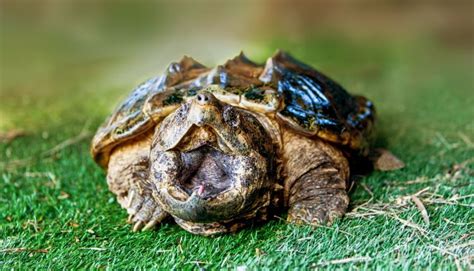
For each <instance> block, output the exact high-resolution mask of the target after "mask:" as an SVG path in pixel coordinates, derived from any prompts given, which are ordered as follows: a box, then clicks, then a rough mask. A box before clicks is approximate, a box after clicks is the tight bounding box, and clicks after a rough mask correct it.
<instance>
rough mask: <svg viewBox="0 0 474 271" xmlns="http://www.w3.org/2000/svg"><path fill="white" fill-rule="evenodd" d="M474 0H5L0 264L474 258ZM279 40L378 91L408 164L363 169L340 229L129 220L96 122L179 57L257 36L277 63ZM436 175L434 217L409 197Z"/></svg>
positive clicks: (202, 55) (220, 55)
mask: <svg viewBox="0 0 474 271" xmlns="http://www.w3.org/2000/svg"><path fill="white" fill-rule="evenodd" d="M473 5H474V4H473V1H436V0H434V1H403V0H396V1H395V0H393V1H349V0H347V1H92V0H86V1H72V0H63V1H59V0H51V1H33V0H30V1H1V2H0V139H1V142H0V177H1V178H0V269H3V268H5V269H9V268H12V267H13V268H52V269H57V268H79V267H92V268H99V267H109V268H113V269H117V268H133V267H136V266H138V267H155V268H159V267H161V268H177V269H181V268H184V269H199V268H206V269H207V268H209V269H216V268H226V269H231V270H234V269H236V268H237V267H238V266H245V267H248V268H249V269H254V268H269V269H287V268H318V267H324V268H330V269H338V268H343V269H346V268H357V269H373V268H376V267H379V268H392V269H406V270H408V269H410V270H411V269H426V268H428V269H430V268H434V269H456V268H472V261H473V254H474V248H473V247H474V243H473V242H474V241H473V239H474V237H473V235H472V232H473V226H472V225H473V223H474V221H473V220H474V219H473V217H474V211H473V207H474V203H473V194H474V191H473V190H474V189H473V187H474V183H473V179H474V177H473V176H474V173H473V167H474V166H473V159H472V158H473V157H474V144H473V141H474V121H473V119H474V106H473V104H474V54H473V52H474V51H473V49H474V19H473V18H474V6H473ZM278 48H280V49H284V50H286V51H288V52H290V53H291V54H293V55H294V56H295V57H297V58H299V59H301V60H302V61H303V62H306V63H308V64H310V65H312V66H313V67H315V68H317V69H318V70H320V71H322V72H324V73H326V74H328V75H329V76H330V77H332V78H334V79H336V80H337V81H338V82H340V83H341V84H342V85H343V86H345V87H346V88H347V89H348V90H349V91H350V92H351V93H358V94H363V95H365V96H367V97H369V98H370V99H372V100H373V101H374V103H375V105H376V108H377V112H378V117H379V118H378V121H377V124H376V127H377V140H376V146H378V147H385V148H389V149H390V150H392V151H393V152H394V153H395V154H397V155H398V156H399V157H400V158H401V159H402V160H404V161H405V163H406V164H407V166H406V168H404V169H402V170H400V171H396V172H386V173H383V172H374V173H372V174H371V175H369V176H366V177H362V178H361V180H360V182H359V184H358V185H357V186H356V187H355V189H354V190H353V192H352V194H351V198H352V204H351V207H350V213H349V214H348V216H347V217H346V218H345V219H344V220H342V221H340V222H337V223H336V224H335V225H334V226H332V227H329V228H325V227H322V228H317V229H312V228H310V227H295V226H293V225H287V224H286V223H285V222H284V221H281V220H279V219H275V220H273V221H271V222H269V223H268V224H266V225H265V226H263V227H255V228H250V229H246V230H243V231H241V232H239V233H237V234H235V235H228V236H221V237H217V238H204V237H199V236H192V235H190V234H188V233H186V232H184V231H183V230H181V229H179V227H177V226H175V225H164V226H163V227H161V228H160V229H159V230H157V231H155V232H148V233H131V232H130V230H129V227H128V226H127V225H126V224H125V214H124V212H123V211H122V210H120V208H119V206H118V204H116V203H115V202H114V198H113V196H112V194H111V193H110V192H108V190H107V187H106V184H105V176H104V172H103V171H102V170H101V169H99V168H98V167H97V166H96V165H95V164H94V163H93V162H92V161H91V159H90V156H89V153H88V147H89V139H90V138H91V137H92V135H93V133H94V131H95V129H96V127H97V126H98V125H99V124H100V123H101V122H102V121H103V120H104V119H105V117H106V116H107V115H108V114H110V112H112V110H113V109H114V107H115V106H116V105H117V104H118V103H119V102H120V101H121V100H122V99H123V98H124V97H125V96H126V95H127V94H128V93H129V92H130V91H131V90H132V89H133V88H134V87H135V86H136V85H138V84H139V83H140V82H142V81H144V80H146V79H148V78H150V77H153V76H156V75H159V74H160V73H161V72H162V71H163V70H164V69H165V68H166V66H167V65H168V64H169V63H170V62H171V61H177V60H179V59H180V58H181V57H182V56H183V55H189V56H192V57H194V58H195V59H197V60H198V61H200V62H202V63H203V64H205V65H208V66H214V65H216V64H221V63H223V62H224V61H225V60H227V59H229V58H232V57H233V56H235V55H237V54H238V53H239V52H240V51H241V50H243V51H244V52H245V53H246V54H247V55H248V56H249V57H250V58H251V59H254V60H255V61H257V62H260V63H263V62H264V61H265V59H266V58H267V57H270V56H271V55H272V54H273V53H274V51H275V50H276V49H278ZM81 131H82V133H81ZM20 135H21V137H20ZM78 135H81V136H79V137H78ZM423 189H426V191H428V192H426V191H425V192H423V193H422V194H419V197H420V198H422V200H423V202H424V203H425V205H426V208H427V210H428V213H429V215H430V219H431V221H430V225H424V224H423V219H422V216H421V215H420V212H419V211H418V209H417V207H416V206H415V205H414V204H413V202H409V203H407V202H406V200H404V199H405V198H406V197H407V196H408V198H410V195H412V194H413V193H416V192H417V191H423ZM429 193H431V194H429ZM425 197H426V198H425ZM400 199H403V200H402V203H403V204H400ZM433 199H436V200H433ZM361 205H362V206H365V208H372V209H377V208H379V209H377V210H379V212H381V213H378V214H373V213H372V215H367V216H365V215H364V214H362V215H361V214H360V213H359V212H360V210H364V209H363V208H362V207H360V208H359V206H361ZM381 206H382V207H383V206H385V207H383V208H382V207H381ZM388 206H391V207H388ZM380 208H381V209H380ZM384 208H385V209H384ZM386 210H389V211H387V213H384V212H385V211H386ZM393 214H396V215H397V216H399V218H400V217H401V218H402V219H403V221H405V223H404V222H403V221H401V220H399V219H394V215H393ZM282 216H283V217H284V214H282ZM406 221H408V222H406ZM406 223H408V226H407V224H406ZM410 223H412V224H410ZM413 225H415V226H417V227H418V226H419V227H421V228H422V230H419V229H416V227H413ZM341 261H342V262H341Z"/></svg>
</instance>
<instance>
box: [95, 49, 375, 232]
mask: <svg viewBox="0 0 474 271" xmlns="http://www.w3.org/2000/svg"><path fill="white" fill-rule="evenodd" d="M374 114H375V111H374V107H373V105H372V103H371V102H370V101H369V100H367V99H366V98H364V97H361V96H352V95H350V94H348V93H347V92H346V91H345V90H344V89H343V88H342V87H341V86H340V85H339V84H337V83H336V82H334V81H333V80H331V79H330V78H328V77H327V76H325V75H323V74H322V73H320V72H318V71H316V70H315V69H313V68H311V67H310V66H308V65H305V64H303V63H301V62H299V61H297V60H295V59H294V58H292V57H291V56H289V55H288V54H286V53H283V52H277V53H276V54H275V55H274V56H273V57H271V58H269V59H268V60H267V62H266V64H265V65H264V66H263V65H258V64H255V63H253V62H252V61H250V60H249V59H247V58H246V57H245V56H244V55H243V54H242V53H241V54H240V55H239V56H237V57H235V58H234V59H232V60H229V61H227V62H226V63H225V64H224V65H220V66H217V67H216V68H214V69H209V68H207V67H205V66H203V65H202V64H200V63H198V62H196V61H195V60H193V59H192V58H190V57H184V58H183V59H182V60H181V61H180V62H178V63H172V64H171V65H170V66H169V67H168V69H167V70H166V72H165V74H164V75H162V76H160V77H156V78H153V79H151V80H149V81H147V82H145V83H143V84H142V85H140V86H139V87H137V88H136V89H135V90H134V91H133V92H132V93H131V95H130V96H128V97H127V99H126V100H125V101H124V102H123V103H122V104H121V105H120V106H119V107H117V109H116V110H115V111H114V113H113V114H112V115H111V116H110V117H109V118H108V119H107V120H106V121H105V123H104V124H103V125H102V126H101V127H99V129H98V131H97V133H96V135H95V136H94V138H93V141H92V147H91V152H92V155H93V157H94V159H95V161H96V162H97V163H98V164H99V165H101V166H102V167H103V168H105V169H107V183H108V186H109V188H110V190H111V191H112V192H113V193H114V194H115V195H116V196H117V201H118V202H119V203H120V205H121V206H122V207H123V208H124V209H126V210H127V212H128V214H129V223H133V224H134V225H133V230H134V231H137V230H140V229H143V230H146V229H151V228H154V227H155V226H156V225H157V224H159V223H160V222H162V221H163V220H164V219H165V218H167V217H170V216H171V217H173V218H174V220H175V221H176V223H177V224H179V225H180V226H181V227H182V228H184V229H185V230H187V231H189V232H192V233H195V234H202V235H212V234H216V233H223V232H233V231H236V230H237V229H239V228H241V227H243V226H244V225H246V224H248V223H249V222H251V221H262V220H266V219H267V217H269V214H271V213H274V212H275V211H277V210H281V209H284V208H287V209H288V218H287V219H288V221H290V222H294V223H305V224H311V225H319V224H327V223H331V222H332V221H333V220H334V219H335V218H337V217H341V216H343V215H344V213H345V211H346V208H347V206H348V203H349V197H348V195H347V189H348V183H349V159H353V158H351V157H354V155H353V154H354V153H357V154H364V153H366V152H367V145H368V144H367V138H368V135H369V134H370V131H371V127H372V124H373V122H374Z"/></svg>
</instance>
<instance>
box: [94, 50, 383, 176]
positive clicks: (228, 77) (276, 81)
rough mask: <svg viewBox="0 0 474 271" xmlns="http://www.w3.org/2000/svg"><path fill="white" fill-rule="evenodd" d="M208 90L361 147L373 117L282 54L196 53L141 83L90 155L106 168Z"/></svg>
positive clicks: (361, 103)
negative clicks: (210, 62)
mask: <svg viewBox="0 0 474 271" xmlns="http://www.w3.org/2000/svg"><path fill="white" fill-rule="evenodd" d="M201 89H206V91H210V92H212V93H213V95H214V96H215V97H216V98H217V99H219V100H222V101H224V102H226V103H229V104H231V105H234V106H239V107H242V108H245V109H247V110H250V111H255V112H260V113H263V114H267V115H268V116H270V117H276V118H278V119H279V120H280V122H281V123H282V124H284V125H286V126H289V127H291V128H292V129H295V130H296V131H298V132H300V133H302V134H305V135H307V136H309V137H312V136H317V137H320V138H322V139H325V140H327V141H330V142H333V143H336V144H339V145H341V146H344V147H347V148H349V149H352V150H355V151H359V152H363V151H364V150H365V149H366V148H367V137H368V135H369V133H370V131H371V127H372V124H373V121H374V117H375V109H374V107H373V104H372V102H370V101H369V100H367V99H366V98H364V97H362V96H353V95H351V94H349V93H348V92H347V91H346V90H344V88H342V87H341V86H340V85H339V84H338V83H336V82H335V81H333V80H331V79H330V78H329V77H327V76H325V75H324V74H322V73H320V72H319V71H317V70H315V69H314V68H312V67H310V66H308V65H306V64H304V63H302V62H300V61H298V60H296V59H294V58H293V57H291V56H290V55H289V54H287V53H284V52H281V51H278V52H277V53H276V54H275V55H274V56H272V57H271V58H269V59H268V60H267V61H266V64H265V65H258V64H256V63H254V62H252V61H250V60H249V59H247V58H246V57H245V56H244V55H243V53H241V54H240V55H238V56H237V57H235V58H233V59H231V60H228V61H227V62H226V63H225V64H224V65H219V66H217V67H215V68H213V69H210V68H207V67H205V66H204V65H202V64H200V63H199V62H197V61H195V60H194V59H192V58H190V57H183V58H182V59H181V61H179V62H174V63H171V64H170V65H169V66H168V68H167V69H166V71H165V73H164V74H163V75H162V76H159V77H155V78H152V79H150V80H148V81H146V82H145V83H143V84H141V85H140V86H138V87H137V88H136V89H135V90H134V91H133V92H132V93H131V94H130V95H129V96H128V97H127V98H126V99H125V101H124V102H123V103H122V104H120V105H119V106H118V107H117V108H116V109H115V111H114V112H113V113H112V115H111V116H110V117H109V118H108V119H107V120H106V121H105V122H104V123H103V124H102V125H101V126H100V127H99V129H98V130H97V133H96V135H95V136H94V138H93V141H92V148H91V152H92V155H93V156H94V159H95V160H96V161H97V162H98V163H99V164H101V165H102V166H103V167H106V166H107V163H108V158H109V154H110V151H111V150H112V149H113V148H114V147H115V146H117V145H119V144H121V143H123V142H125V141H128V140H130V139H133V138H135V137H137V136H139V135H141V134H143V133H146V132H148V131H150V130H151V129H153V128H154V127H155V126H156V124H158V123H159V122H160V121H161V120H162V119H163V118H164V117H166V116H167V115H168V114H170V113H171V112H173V111H174V110H176V109H177V108H178V107H179V106H180V105H181V104H182V103H183V102H185V101H187V100H188V99H190V98H192V97H194V96H195V95H196V94H197V92H198V91H200V90H201Z"/></svg>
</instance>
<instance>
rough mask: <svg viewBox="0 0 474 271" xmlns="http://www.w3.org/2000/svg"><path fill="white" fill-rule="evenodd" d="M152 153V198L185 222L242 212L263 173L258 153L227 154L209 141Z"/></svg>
mask: <svg viewBox="0 0 474 271" xmlns="http://www.w3.org/2000/svg"><path fill="white" fill-rule="evenodd" d="M153 155H154V158H153V162H152V171H153V174H152V176H153V177H154V178H155V180H156V182H155V185H156V187H157V194H156V198H157V199H158V200H159V201H160V203H161V205H162V206H163V208H164V209H165V210H166V211H167V212H168V213H170V214H172V215H173V216H175V217H178V218H180V219H183V220H186V221H194V222H213V221H221V220H226V219H231V218H233V217H236V216H238V215H240V214H241V213H243V212H246V211H247V208H248V207H249V205H251V204H252V203H253V202H255V199H256V195H257V194H258V192H259V191H260V188H261V187H262V184H263V182H264V180H265V176H266V167H265V160H264V159H263V158H262V157H261V156H259V155H258V154H252V155H248V156H244V155H236V154H227V153H225V152H223V151H221V150H220V149H218V148H217V147H215V146H212V145H209V144H204V145H201V146H200V147H197V148H195V149H193V150H188V151H179V150H170V151H157V152H156V153H154V154H153Z"/></svg>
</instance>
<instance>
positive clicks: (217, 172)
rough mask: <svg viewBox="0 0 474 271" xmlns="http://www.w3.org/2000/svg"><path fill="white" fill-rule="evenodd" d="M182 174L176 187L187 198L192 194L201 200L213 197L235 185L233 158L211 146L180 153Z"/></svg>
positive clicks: (234, 160) (235, 164)
mask: <svg viewBox="0 0 474 271" xmlns="http://www.w3.org/2000/svg"><path fill="white" fill-rule="evenodd" d="M181 162H182V169H183V170H182V172H181V176H180V177H179V178H178V180H177V183H176V185H178V186H179V187H180V188H181V189H182V190H183V191H185V192H186V193H187V194H188V195H189V196H191V195H192V194H193V193H197V195H198V196H199V197H201V198H203V199H207V198H212V197H215V196H217V195H219V194H221V193H222V192H224V191H226V190H229V189H231V188H232V187H233V186H234V183H235V174H236V172H235V171H236V168H238V165H237V163H238V162H239V161H236V159H235V157H233V156H232V155H229V154H225V153H223V152H221V151H220V150H217V149H215V148H214V147H211V146H207V145H205V146H201V147H199V148H197V149H195V150H192V151H189V152H182V153H181Z"/></svg>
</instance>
